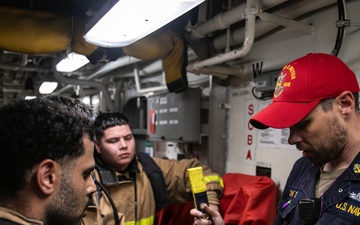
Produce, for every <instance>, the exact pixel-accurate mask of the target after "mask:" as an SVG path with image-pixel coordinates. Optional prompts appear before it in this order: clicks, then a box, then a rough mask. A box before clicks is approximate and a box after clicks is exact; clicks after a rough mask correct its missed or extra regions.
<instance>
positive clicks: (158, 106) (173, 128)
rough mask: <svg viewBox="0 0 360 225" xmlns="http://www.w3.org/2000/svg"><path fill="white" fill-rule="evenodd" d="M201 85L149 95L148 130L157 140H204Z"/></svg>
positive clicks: (151, 136)
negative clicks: (201, 134) (201, 128)
mask: <svg viewBox="0 0 360 225" xmlns="http://www.w3.org/2000/svg"><path fill="white" fill-rule="evenodd" d="M200 109H201V89H200V88H188V89H187V90H185V91H184V92H181V93H177V94H176V93H166V94H159V95H154V96H151V97H148V100H147V110H148V126H147V134H148V136H149V139H150V140H153V141H159V140H161V141H174V142H192V143H199V142H200V127H201V124H200V123H201V122H200Z"/></svg>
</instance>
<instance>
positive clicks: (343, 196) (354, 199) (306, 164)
mask: <svg viewBox="0 0 360 225" xmlns="http://www.w3.org/2000/svg"><path fill="white" fill-rule="evenodd" d="M320 168H321V167H320V166H316V165H313V164H311V163H310V161H309V160H308V159H307V158H300V159H298V160H297V161H296V163H295V164H294V167H293V169H292V170H291V172H290V175H289V178H288V180H287V182H286V186H285V189H284V192H283V194H282V198H281V200H280V201H279V204H278V206H277V209H278V216H277V219H276V222H275V224H276V225H280V224H283V225H287V224H291V225H302V222H301V220H300V216H299V206H298V202H299V200H300V199H304V198H313V197H315V188H316V183H317V182H318V180H319V176H320ZM319 214H320V216H319V217H320V218H319V219H318V220H317V222H316V223H315V224H316V225H329V224H336V225H341V224H343V225H355V224H360V153H359V154H358V155H357V156H356V157H355V159H354V160H353V162H352V163H351V165H350V166H349V167H348V168H347V169H346V170H345V171H344V172H343V173H342V174H341V175H340V176H339V177H338V178H337V179H336V180H335V181H334V183H333V184H332V185H331V186H330V187H329V188H328V189H327V190H326V191H325V193H324V194H323V196H322V197H321V198H320V213H319Z"/></svg>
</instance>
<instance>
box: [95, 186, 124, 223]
mask: <svg viewBox="0 0 360 225" xmlns="http://www.w3.org/2000/svg"><path fill="white" fill-rule="evenodd" d="M94 181H95V184H96V185H97V186H98V187H99V188H100V189H101V190H102V191H103V192H104V193H105V195H106V197H107V198H108V199H109V202H110V205H111V207H112V209H113V212H114V220H115V225H120V218H119V214H118V211H117V209H116V206H115V203H114V201H113V199H112V197H111V195H110V193H109V192H108V191H107V190H106V188H105V187H104V185H102V184H101V183H100V182H99V181H98V180H96V179H94Z"/></svg>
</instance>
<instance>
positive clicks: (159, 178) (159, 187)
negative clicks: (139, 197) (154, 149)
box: [136, 152, 168, 209]
mask: <svg viewBox="0 0 360 225" xmlns="http://www.w3.org/2000/svg"><path fill="white" fill-rule="evenodd" d="M136 154H137V157H138V158H139V161H140V163H141V165H142V166H143V168H144V171H145V173H146V175H147V176H148V178H149V180H150V183H151V187H152V189H153V192H154V197H155V202H156V208H157V209H161V208H164V207H165V206H166V205H167V202H168V197H167V190H166V184H165V178H164V175H163V172H162V170H161V169H160V167H159V166H158V165H157V164H156V163H155V161H154V159H153V158H152V157H150V156H149V155H148V154H146V153H144V152H137V153H136Z"/></svg>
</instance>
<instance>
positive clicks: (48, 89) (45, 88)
mask: <svg viewBox="0 0 360 225" xmlns="http://www.w3.org/2000/svg"><path fill="white" fill-rule="evenodd" d="M57 86H58V83H57V82H49V81H45V82H43V83H42V84H41V86H40V88H39V92H40V94H51V93H53V91H55V89H56V88H57Z"/></svg>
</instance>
